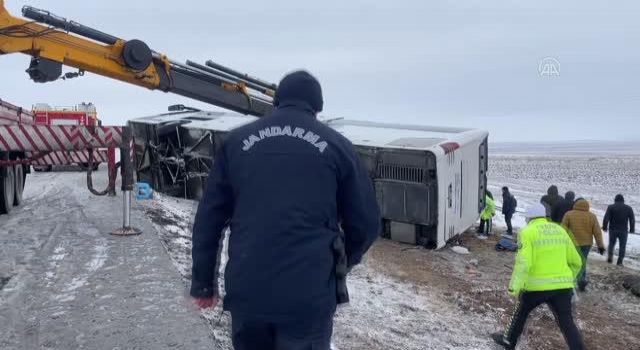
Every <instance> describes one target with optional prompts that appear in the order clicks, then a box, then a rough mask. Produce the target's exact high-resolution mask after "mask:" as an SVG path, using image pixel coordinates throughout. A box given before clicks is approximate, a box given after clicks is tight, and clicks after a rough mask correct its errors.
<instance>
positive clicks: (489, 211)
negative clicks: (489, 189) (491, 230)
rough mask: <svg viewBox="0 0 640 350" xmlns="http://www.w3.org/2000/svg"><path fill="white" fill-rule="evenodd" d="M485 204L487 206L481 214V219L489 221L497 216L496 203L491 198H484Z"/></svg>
mask: <svg viewBox="0 0 640 350" xmlns="http://www.w3.org/2000/svg"><path fill="white" fill-rule="evenodd" d="M484 202H485V205H484V209H483V210H482V213H481V214H480V218H481V219H482V220H489V219H491V218H492V217H493V216H494V215H496V203H495V202H494V201H493V199H491V197H489V196H484Z"/></svg>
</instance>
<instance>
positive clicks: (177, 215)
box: [145, 197, 640, 350]
mask: <svg viewBox="0 0 640 350" xmlns="http://www.w3.org/2000/svg"><path fill="white" fill-rule="evenodd" d="M145 207H146V212H147V215H148V217H150V218H151V219H152V221H153V222H154V223H155V225H156V227H157V229H158V230H157V231H158V234H159V236H160V240H161V241H162V242H163V244H164V246H165V248H166V249H167V251H168V252H169V255H170V256H171V257H172V259H173V260H174V264H175V265H176V267H177V269H178V270H179V271H180V272H181V273H182V275H183V277H184V278H185V283H188V281H187V280H188V278H189V272H190V246H191V242H190V226H191V223H192V217H193V212H194V210H195V207H194V203H193V202H191V201H184V200H177V199H174V198H169V197H160V198H158V199H156V200H154V201H153V202H150V203H147V204H146V205H145ZM498 230H499V229H498ZM496 241H497V238H496V237H495V236H494V237H491V238H489V239H487V240H481V239H478V238H476V237H475V235H474V234H465V235H463V236H462V237H461V239H460V240H459V242H458V243H459V244H462V245H463V246H465V247H467V248H468V249H469V251H470V253H469V254H468V255H460V254H457V253H455V252H453V251H452V250H451V248H450V247H446V248H444V249H441V250H438V251H433V250H427V249H423V248H419V247H415V246H410V245H405V244H400V243H396V242H392V241H389V240H384V239H379V240H378V241H377V242H376V243H375V244H374V246H373V247H372V249H371V250H370V251H369V253H368V255H367V257H366V259H365V261H364V263H363V264H362V265H360V266H357V267H356V268H355V269H354V270H353V271H352V273H351V274H350V276H349V289H350V293H351V303H350V305H348V306H346V307H344V308H339V310H338V313H337V316H336V320H335V329H334V339H333V342H334V345H335V349H340V350H345V349H368V350H396V349H397V350H413V349H419V350H423V349H439V350H440V349H469V350H471V349H498V347H497V346H495V345H494V344H493V343H492V342H491V340H490V339H489V334H490V333H492V332H495V331H502V329H503V328H504V327H505V326H506V324H507V323H508V321H509V318H510V316H511V311H512V309H513V306H514V303H515V299H514V298H513V297H511V296H509V295H508V293H507V285H508V283H509V278H510V276H511V269H512V266H513V261H514V253H510V252H497V251H495V249H494V246H495V243H496ZM628 274H632V275H636V276H638V275H640V273H639V272H638V271H637V270H632V269H629V268H619V267H617V266H612V265H609V264H607V263H606V262H604V261H603V258H601V257H599V256H597V254H594V255H592V256H591V258H590V259H589V275H590V279H591V284H590V285H589V290H588V292H586V293H581V294H580V297H579V300H578V301H577V307H576V320H577V323H578V326H579V328H580V329H581V330H582V332H583V335H584V338H585V342H586V344H587V346H588V349H611V350H618V349H619V350H628V349H631V350H633V349H640V327H639V326H640V298H638V297H636V296H634V295H632V294H631V292H629V291H628V290H626V289H625V288H624V287H623V285H622V284H623V277H624V276H625V275H628ZM221 283H222V281H221ZM203 317H204V318H205V319H206V320H208V322H209V324H210V327H211V331H212V333H213V334H214V338H215V339H216V341H217V345H219V347H220V348H221V349H229V348H230V342H229V338H228V336H229V334H228V327H229V315H227V314H226V313H224V314H223V313H222V312H221V311H220V310H219V309H216V310H214V311H211V312H206V313H204V314H203ZM564 348H565V345H564V340H563V338H562V335H561V333H560V331H559V330H558V328H557V326H556V325H555V321H554V319H553V315H552V313H551V312H550V311H549V310H548V309H547V308H546V307H541V308H539V310H536V312H534V313H533V314H532V316H531V318H530V320H529V322H528V324H527V327H526V331H525V333H524V335H523V337H522V339H521V345H520V346H519V349H564Z"/></svg>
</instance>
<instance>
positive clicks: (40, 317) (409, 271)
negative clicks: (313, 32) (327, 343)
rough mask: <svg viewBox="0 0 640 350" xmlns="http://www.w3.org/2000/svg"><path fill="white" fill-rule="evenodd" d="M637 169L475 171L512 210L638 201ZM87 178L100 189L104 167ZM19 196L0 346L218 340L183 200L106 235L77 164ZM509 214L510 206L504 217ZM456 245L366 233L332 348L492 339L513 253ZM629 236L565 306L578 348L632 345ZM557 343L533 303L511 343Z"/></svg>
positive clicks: (156, 205) (111, 215)
mask: <svg viewBox="0 0 640 350" xmlns="http://www.w3.org/2000/svg"><path fill="white" fill-rule="evenodd" d="M505 153H507V152H505ZM637 174H640V156H636V155H633V154H625V155H623V156H611V155H609V156H607V157H603V156H597V157H596V156H584V155H580V154H578V155H576V154H564V155H562V156H548V155H546V154H528V155H527V156H526V157H523V156H522V155H520V154H514V153H509V154H502V155H497V154H495V152H493V153H492V155H491V158H490V172H489V176H490V189H491V190H492V191H493V192H494V193H495V194H499V188H500V187H501V186H503V185H507V186H509V187H511V188H512V189H513V192H514V194H515V195H516V196H517V197H518V201H519V207H520V210H522V209H524V208H525V207H526V206H527V205H529V204H531V203H535V202H537V201H538V200H539V198H540V196H541V195H542V194H543V193H544V192H546V188H547V187H548V186H549V185H550V184H552V183H553V184H556V185H558V186H559V187H560V189H561V191H567V190H573V191H575V192H576V193H577V194H578V195H579V196H583V197H585V198H588V199H590V200H591V201H592V202H593V204H594V210H595V212H596V213H597V214H598V215H599V216H602V214H603V213H604V209H605V208H606V205H607V204H609V201H610V200H611V199H612V198H613V196H614V195H615V194H617V193H623V194H625V196H626V198H627V200H628V202H629V203H630V204H631V205H632V206H634V207H636V209H638V207H639V205H640V198H639V197H638V196H639V195H640V191H639V189H640V187H639V186H638V184H639V183H640V180H639V179H638V175H637ZM97 176H98V179H97V180H96V183H97V184H98V185H99V186H100V185H104V178H103V177H104V173H103V172H102V173H99V174H98V175H97ZM101 176H102V177H101ZM25 197H26V198H25V204H24V205H23V206H22V207H21V208H18V209H16V211H15V212H14V213H12V215H10V216H6V215H5V216H0V243H1V245H0V253H2V254H1V255H0V324H2V325H3V327H0V348H2V349H5V348H7V349H14V348H16V349H17V348H29V349H31V348H34V349H35V348H42V349H71V348H92V349H93V348H95V349H113V348H122V349H124V348H132V347H133V348H136V347H137V348H157V349H164V348H189V349H192V348H214V349H222V350H224V349H231V344H230V338H229V329H230V318H229V315H228V314H226V313H223V312H222V311H221V308H220V307H217V308H216V309H214V310H209V311H205V312H203V313H202V314H200V315H199V316H200V317H201V318H199V317H198V313H197V312H195V310H193V308H191V307H189V305H190V304H189V302H190V298H189V297H188V295H187V291H186V289H187V287H188V281H189V279H190V264H191V226H192V222H193V216H194V214H195V210H196V202H194V201H189V200H182V199H176V198H171V197H167V196H163V195H159V194H156V196H155V198H154V199H153V200H148V201H134V208H133V222H134V223H135V224H136V225H140V226H141V227H142V228H143V229H144V234H143V235H141V236H137V237H128V238H120V237H113V236H110V235H108V232H109V231H110V230H111V229H113V228H115V226H117V225H118V224H119V223H120V222H121V221H120V219H121V218H120V209H121V198H104V197H100V198H97V197H94V196H91V195H90V194H89V193H88V192H87V191H86V189H85V188H84V174H82V173H77V172H76V173H53V174H51V173H48V174H47V173H40V174H34V175H30V178H29V180H28V185H27V191H26V192H25ZM496 197H499V196H496ZM500 218H501V216H498V217H497V221H498V222H497V223H496V227H495V228H496V231H497V232H498V233H499V232H501V231H502V230H504V223H503V222H501V219H500ZM523 223H524V220H523V218H522V217H521V215H520V214H518V215H516V218H515V224H516V226H521V225H522V224H523ZM460 242H462V244H464V246H465V247H466V248H468V251H469V254H467V255H461V254H457V253H455V252H453V250H452V249H450V248H445V249H442V250H439V251H431V250H425V249H422V248H416V247H413V246H407V245H403V244H399V243H395V242H391V241H388V240H382V239H381V240H378V242H376V244H375V245H374V246H373V247H372V249H371V251H370V252H369V253H368V254H367V257H366V259H365V261H364V263H363V264H361V265H359V266H357V267H356V268H355V269H354V270H353V271H352V273H351V274H350V275H349V288H350V293H351V303H350V304H349V305H347V306H345V307H340V308H339V310H338V314H337V316H336V319H335V331H334V338H333V343H334V345H335V348H336V349H340V350H350V349H371V350H387V349H391V350H405V349H408V350H427V349H498V348H497V347H495V346H494V345H493V344H492V342H491V340H490V339H489V337H488V335H489V334H490V333H491V332H494V331H497V330H501V329H502V328H503V327H504V326H505V324H506V323H507V322H508V319H509V317H510V312H511V309H512V308H513V304H514V299H513V298H511V297H509V296H508V294H507V291H506V286H507V283H508V279H509V275H510V273H511V266H512V264H513V254H512V253H508V252H500V253H499V252H496V251H495V250H494V249H493V245H494V244H495V238H490V239H488V240H479V239H476V238H475V236H474V235H472V234H467V235H465V236H463V237H462V238H461V240H460ZM630 245H631V247H630V249H629V259H627V260H626V261H625V263H626V265H627V267H626V268H624V269H620V268H617V267H615V266H611V265H607V264H605V263H603V262H602V261H597V260H602V258H601V257H599V256H595V254H594V255H592V257H593V260H594V261H592V262H591V263H590V272H589V273H590V275H591V281H592V283H591V285H590V288H591V289H590V292H589V293H587V294H585V295H583V296H582V297H581V300H580V301H579V302H578V303H577V305H576V309H577V311H576V318H577V321H578V325H579V327H580V328H581V329H582V330H583V333H584V335H585V339H586V342H587V345H588V346H589V348H594V349H596V348H608V349H635V348H638V349H640V348H639V347H637V346H636V345H637V344H639V343H640V333H638V332H637V329H638V328H637V327H638V326H640V321H638V320H640V304H639V303H638V299H637V298H636V297H634V296H633V295H631V293H629V292H628V291H626V290H625V289H624V288H623V287H622V283H621V279H622V277H623V276H624V275H626V274H630V273H631V274H637V271H634V270H632V269H630V268H629V267H630V266H631V267H635V266H636V263H637V261H638V259H639V257H638V250H639V248H638V247H639V244H638V236H630ZM165 252H166V253H168V254H165ZM223 261H224V259H223ZM220 282H221V283H222V282H223V281H222V280H221V281H220ZM203 319H204V320H203ZM6 324H8V325H9V326H8V327H4V325H6ZM562 344H563V341H562V337H561V335H560V334H559V332H558V331H557V327H556V326H555V324H554V322H553V316H552V315H551V314H550V312H549V311H548V310H546V309H544V308H542V309H540V310H538V311H536V312H535V313H534V314H533V315H532V318H531V321H530V322H529V324H528V326H527V331H526V332H525V335H524V337H523V339H522V345H521V347H520V348H521V349H554V348H562ZM634 346H636V347H635V348H634Z"/></svg>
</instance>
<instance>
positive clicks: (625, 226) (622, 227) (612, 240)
mask: <svg viewBox="0 0 640 350" xmlns="http://www.w3.org/2000/svg"><path fill="white" fill-rule="evenodd" d="M635 226H636V218H635V215H634V214H633V209H631V207H630V206H628V205H626V204H624V197H623V196H622V195H621V194H619V195H616V197H615V199H614V204H612V205H610V206H609V207H608V208H607V212H606V214H604V220H603V221H602V230H603V231H607V229H609V251H608V254H607V262H608V263H612V262H613V250H614V249H615V247H616V241H617V240H618V239H619V240H620V251H619V252H618V266H622V261H623V260H624V254H625V252H626V250H627V236H628V235H629V232H631V233H634V232H635V230H636V227H635Z"/></svg>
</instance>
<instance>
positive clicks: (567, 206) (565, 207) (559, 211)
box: [551, 191, 576, 224]
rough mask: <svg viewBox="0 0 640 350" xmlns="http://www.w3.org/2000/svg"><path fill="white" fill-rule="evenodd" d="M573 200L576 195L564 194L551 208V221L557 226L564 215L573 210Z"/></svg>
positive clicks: (570, 192) (571, 193)
mask: <svg viewBox="0 0 640 350" xmlns="http://www.w3.org/2000/svg"><path fill="white" fill-rule="evenodd" d="M575 199H576V194H575V193H573V192H572V191H569V192H567V193H565V194H564V199H562V200H561V201H559V202H558V203H556V205H554V206H553V208H551V220H552V221H553V222H555V223H558V224H559V223H561V222H562V218H563V217H564V214H566V213H567V212H568V211H570V210H572V209H573V205H574V204H575Z"/></svg>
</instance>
